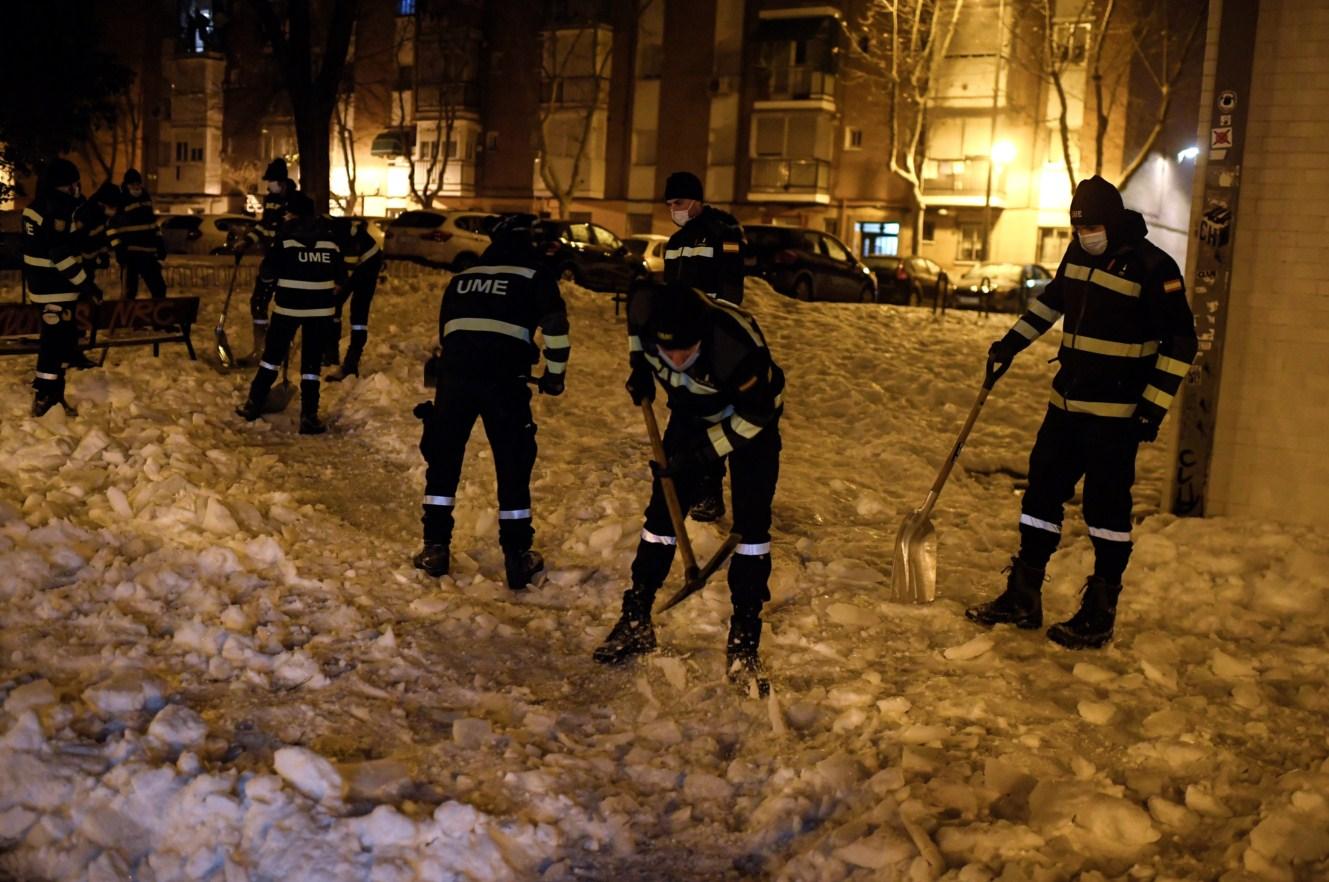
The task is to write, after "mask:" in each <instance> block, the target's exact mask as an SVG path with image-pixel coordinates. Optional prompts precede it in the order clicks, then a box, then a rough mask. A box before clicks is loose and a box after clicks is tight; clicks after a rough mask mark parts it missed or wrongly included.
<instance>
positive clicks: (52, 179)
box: [41, 157, 78, 187]
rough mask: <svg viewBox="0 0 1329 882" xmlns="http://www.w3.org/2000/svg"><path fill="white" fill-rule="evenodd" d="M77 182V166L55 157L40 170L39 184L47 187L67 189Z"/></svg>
mask: <svg viewBox="0 0 1329 882" xmlns="http://www.w3.org/2000/svg"><path fill="white" fill-rule="evenodd" d="M77 181H78V166H76V165H74V163H72V162H70V161H69V160H68V159H61V158H59V157H56V158H55V159H52V160H51V161H50V162H48V163H47V164H46V168H45V169H43V170H42V176H41V183H42V184H44V185H45V186H47V187H68V186H69V185H70V184H73V183H76V182H77Z"/></svg>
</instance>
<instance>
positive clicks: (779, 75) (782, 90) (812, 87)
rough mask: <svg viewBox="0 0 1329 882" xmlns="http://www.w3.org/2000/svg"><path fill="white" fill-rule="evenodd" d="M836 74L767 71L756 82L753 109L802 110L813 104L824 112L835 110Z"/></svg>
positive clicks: (804, 68) (798, 69)
mask: <svg viewBox="0 0 1329 882" xmlns="http://www.w3.org/2000/svg"><path fill="white" fill-rule="evenodd" d="M835 84H836V77H835V74H833V73H830V72H829V71H824V70H817V69H816V68H813V67H807V66H781V67H773V68H766V69H764V70H763V71H761V75H759V76H758V78H757V96H756V99H755V104H754V109H756V110H762V109H774V108H781V107H790V108H792V107H802V106H805V105H804V102H812V103H813V104H815V105H817V107H818V108H820V109H823V110H829V111H834V110H835Z"/></svg>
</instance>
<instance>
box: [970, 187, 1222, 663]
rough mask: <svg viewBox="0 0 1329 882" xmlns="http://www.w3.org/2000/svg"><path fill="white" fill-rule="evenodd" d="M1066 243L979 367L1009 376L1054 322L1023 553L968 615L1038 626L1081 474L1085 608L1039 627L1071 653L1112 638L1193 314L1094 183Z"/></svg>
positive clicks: (1079, 195) (1168, 272) (1111, 194)
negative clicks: (1090, 557)
mask: <svg viewBox="0 0 1329 882" xmlns="http://www.w3.org/2000/svg"><path fill="white" fill-rule="evenodd" d="M1071 224H1072V225H1073V226H1074V229H1075V237H1074V238H1073V239H1072V240H1071V243H1070V246H1069V247H1068V248H1067V249H1066V255H1065V257H1063V258H1062V261H1061V266H1060V267H1059V268H1058V269H1057V274H1056V276H1055V277H1054V278H1053V280H1052V282H1051V283H1049V284H1048V286H1047V288H1045V289H1044V291H1043V293H1042V294H1040V295H1039V296H1038V298H1036V299H1035V300H1032V301H1030V303H1029V309H1028V311H1027V312H1026V313H1025V314H1024V315H1023V317H1021V319H1020V320H1019V321H1018V322H1016V324H1015V327H1014V328H1012V329H1011V330H1010V331H1009V332H1008V333H1007V334H1006V336H1004V337H1002V338H1001V339H1000V340H998V341H997V342H995V343H993V344H992V347H991V349H990V351H989V354H988V362H989V364H988V368H989V370H990V371H992V372H994V373H995V374H996V375H997V376H1000V375H1001V374H1002V373H1005V371H1006V369H1007V368H1008V367H1009V366H1010V363H1011V361H1012V360H1013V359H1014V358H1015V356H1016V354H1017V353H1019V352H1020V351H1021V350H1023V349H1024V348H1025V347H1026V346H1028V345H1029V344H1030V343H1031V342H1032V341H1033V340H1036V339H1037V338H1038V337H1039V336H1041V335H1042V334H1043V333H1044V332H1045V331H1047V330H1048V329H1049V328H1050V327H1052V325H1053V324H1055V323H1056V321H1057V319H1059V318H1062V317H1063V315H1064V316H1065V318H1064V323H1063V328H1062V342H1061V349H1060V351H1059V353H1058V360H1059V361H1060V364H1061V367H1060V369H1059V370H1058V371H1057V376H1056V377H1055V378H1054V379H1053V381H1052V401H1051V404H1050V405H1049V407H1048V410H1047V415H1046V416H1045V417H1044V419H1043V425H1042V427H1041V428H1040V429H1039V430H1038V437H1037V439H1036V440H1035V441H1034V448H1033V451H1032V452H1031V453H1030V455H1029V489H1028V491H1026V493H1025V494H1024V499H1023V501H1022V503H1021V506H1020V512H1021V513H1020V550H1019V554H1018V555H1017V556H1015V557H1013V558H1012V559H1011V565H1010V568H1009V577H1008V579H1007V582H1006V590H1005V591H1004V592H1003V593H1002V594H1001V595H999V596H998V597H997V598H996V599H995V600H992V601H989V602H987V603H983V604H980V605H978V606H975V607H972V608H970V609H969V610H967V611H966V613H965V615H966V616H968V618H969V619H970V620H972V621H974V622H977V623H979V624H981V625H995V624H999V623H1009V624H1013V625H1015V626H1016V627H1019V628H1030V629H1033V628H1040V627H1042V625H1043V606H1042V590H1043V574H1044V570H1045V568H1046V567H1047V563H1048V560H1049V559H1050V558H1051V557H1052V553H1053V551H1055V550H1056V548H1057V544H1058V542H1059V541H1060V539H1061V523H1062V507H1063V506H1064V505H1065V503H1066V502H1067V501H1069V500H1070V498H1071V497H1072V495H1073V494H1074V493H1075V485H1076V484H1077V483H1078V482H1079V480H1080V479H1081V478H1082V477H1083V478H1084V520H1085V524H1086V526H1088V528H1089V537H1090V540H1091V541H1092V542H1093V546H1094V571H1093V573H1092V574H1091V575H1090V576H1089V580H1088V582H1087V583H1086V584H1085V587H1084V591H1083V595H1082V598H1081V603H1080V608H1079V610H1078V611H1077V612H1076V613H1075V615H1074V616H1072V617H1071V618H1070V619H1069V620H1067V621H1065V622H1061V623H1058V624H1056V625H1053V626H1052V627H1051V628H1049V629H1048V638H1049V639H1051V640H1053V641H1054V642H1056V643H1059V644H1061V645H1062V646H1065V647H1068V648H1071V649H1086V648H1098V647H1101V646H1103V645H1105V644H1106V643H1107V642H1108V641H1109V640H1111V639H1112V632H1113V628H1114V626H1115V623H1116V612H1117V598H1118V596H1119V595H1120V594H1121V580H1122V575H1123V573H1125V571H1126V564H1127V562H1128V561H1129V560H1130V555H1131V485H1132V484H1134V483H1135V455H1136V452H1137V450H1138V448H1139V445H1140V444H1141V443H1148V442H1151V441H1153V440H1154V439H1155V438H1157V437H1158V427H1159V424H1160V423H1161V422H1162V421H1163V417H1164V416H1165V415H1166V414H1167V410H1168V406H1169V405H1170V404H1171V403H1172V398H1173V396H1174V395H1175V394H1176V393H1177V389H1178V388H1179V387H1180V385H1181V381H1182V379H1183V378H1184V377H1185V376H1186V373H1187V372H1188V371H1189V370H1190V365H1191V360H1192V359H1193V358H1194V357H1195V352H1196V339H1195V318H1194V316H1193V315H1192V313H1191V308H1190V305H1189V304H1188V303H1187V302H1186V288H1185V285H1184V284H1183V283H1182V279H1181V271H1180V270H1179V269H1178V268H1177V264H1176V261H1174V260H1173V259H1172V258H1171V257H1169V256H1168V255H1167V254H1166V253H1164V252H1163V251H1162V250H1161V249H1160V248H1158V246H1156V245H1154V244H1153V243H1152V242H1150V241H1149V240H1148V239H1147V238H1145V236H1146V235H1147V233H1148V229H1147V228H1146V226H1145V223H1144V218H1142V217H1141V216H1140V215H1139V214H1138V213H1137V212H1134V211H1129V210H1127V209H1126V208H1125V207H1124V206H1123V205H1122V201H1121V194H1120V193H1119V192H1118V191H1117V188H1116V187H1114V186H1112V185H1111V184H1110V183H1108V182H1107V181H1105V180H1103V179H1102V178H1100V177H1098V176H1094V177H1092V178H1089V179H1087V180H1084V181H1081V182H1080V184H1079V186H1078V187H1076V188H1075V196H1074V198H1073V199H1072V201H1071Z"/></svg>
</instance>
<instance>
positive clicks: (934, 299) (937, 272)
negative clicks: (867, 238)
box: [863, 256, 951, 306]
mask: <svg viewBox="0 0 1329 882" xmlns="http://www.w3.org/2000/svg"><path fill="white" fill-rule="evenodd" d="M863 263H865V264H867V266H868V268H869V269H871V270H872V272H873V273H875V274H876V276H877V299H879V300H880V301H881V302H882V303H902V304H905V305H907V306H919V305H922V306H928V305H931V304H934V303H935V304H938V305H940V304H941V303H943V302H944V301H945V299H946V297H948V296H949V294H950V289H951V280H950V278H949V277H948V276H947V275H946V271H945V270H944V269H942V268H941V267H940V266H938V265H937V264H936V263H935V262H934V261H931V260H928V259H927V258H926V257H884V256H881V257H865V258H863Z"/></svg>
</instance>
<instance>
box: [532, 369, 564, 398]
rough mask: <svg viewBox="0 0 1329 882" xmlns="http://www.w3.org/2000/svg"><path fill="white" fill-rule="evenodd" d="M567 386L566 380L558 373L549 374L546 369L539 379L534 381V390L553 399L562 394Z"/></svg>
mask: <svg viewBox="0 0 1329 882" xmlns="http://www.w3.org/2000/svg"><path fill="white" fill-rule="evenodd" d="M566 385H567V378H566V377H565V376H564V375H563V374H561V373H559V374H553V373H550V372H549V370H548V368H546V369H545V372H544V373H543V374H541V375H540V379H538V380H536V381H535V388H537V389H539V390H540V394H541V395H553V396H555V397H557V396H559V395H562V394H563V389H564V387H565V386H566Z"/></svg>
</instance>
